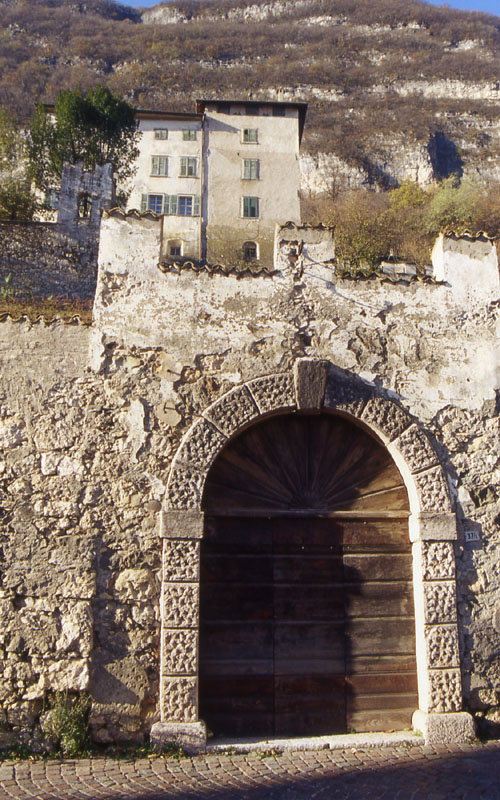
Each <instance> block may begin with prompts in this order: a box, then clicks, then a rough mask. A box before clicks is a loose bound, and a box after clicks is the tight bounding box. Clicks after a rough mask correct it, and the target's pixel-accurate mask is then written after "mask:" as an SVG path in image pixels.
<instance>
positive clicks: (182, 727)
mask: <svg viewBox="0 0 500 800" xmlns="http://www.w3.org/2000/svg"><path fill="white" fill-rule="evenodd" d="M150 739H151V744H152V745H153V746H154V748H155V750H157V751H161V748H162V747H163V746H164V745H166V744H167V743H169V742H173V743H174V744H178V745H180V746H181V747H182V748H183V749H184V750H185V751H186V753H188V755H196V754H197V753H204V752H205V749H206V746H207V729H206V726H205V723H204V722H202V721H201V720H200V721H198V722H155V724H154V725H153V727H152V728H151V734H150Z"/></svg>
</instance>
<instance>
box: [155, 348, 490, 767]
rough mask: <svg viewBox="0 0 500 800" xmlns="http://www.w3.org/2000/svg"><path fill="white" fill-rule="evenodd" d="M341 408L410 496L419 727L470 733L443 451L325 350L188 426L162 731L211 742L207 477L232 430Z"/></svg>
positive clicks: (169, 525) (164, 605) (166, 636)
mask: <svg viewBox="0 0 500 800" xmlns="http://www.w3.org/2000/svg"><path fill="white" fill-rule="evenodd" d="M322 410H325V411H328V410H330V411H333V412H336V413H338V414H340V415H343V416H345V417H347V418H350V419H352V420H353V421H354V422H356V423H357V424H358V425H361V426H363V427H364V428H366V429H367V430H368V431H370V432H371V433H372V434H374V435H375V436H376V437H377V438H378V439H379V440H380V441H382V443H383V444H385V446H386V447H387V449H388V451H389V453H390V454H391V456H392V457H393V459H394V461H395V463H396V465H397V467H398V468H399V470H400V472H401V475H402V478H403V480H404V483H405V485H406V488H407V490H408V494H409V498H410V508H411V516H410V520H409V529H410V539H411V542H412V552H413V587H414V599H415V628H416V631H415V633H416V652H417V673H418V694H419V709H418V710H417V711H416V712H415V714H414V720H413V724H414V728H416V729H419V730H420V731H421V732H422V733H423V734H424V736H425V738H426V741H428V742H430V743H433V742H446V741H465V740H467V739H470V738H472V737H473V736H474V723H473V720H472V717H471V716H470V715H469V714H467V713H464V712H462V711H461V708H462V682H461V673H460V652H459V643H458V626H457V603H456V580H455V555H454V547H453V541H454V540H455V539H456V538H457V530H456V516H455V513H454V510H453V508H452V504H451V500H450V494H449V489H448V484H447V480H446V477H445V474H444V471H443V468H442V466H441V464H440V462H439V459H438V456H437V454H436V452H435V450H434V447H433V446H432V444H431V442H430V440H429V439H428V437H427V436H426V434H425V433H424V432H423V430H422V429H421V426H420V425H419V423H418V421H417V420H416V419H415V418H414V417H413V416H412V415H411V414H409V413H408V412H407V411H406V410H405V409H403V408H402V407H401V406H399V405H398V404H397V403H395V402H394V401H392V400H390V399H388V398H387V397H386V396H384V395H382V394H381V393H377V392H375V391H374V390H372V389H371V388H370V387H368V386H366V385H365V384H364V383H363V382H362V381H360V380H359V379H357V378H355V377H353V376H351V375H348V374H346V373H344V372H342V371H340V370H338V369H336V368H335V367H333V366H332V365H331V364H329V363H328V362H326V361H321V360H317V359H309V358H305V359H299V360H298V361H296V362H295V364H294V368H293V371H292V372H289V373H277V374H274V375H266V376H264V377H261V378H255V379H253V380H250V381H248V382H246V383H244V384H242V385H240V386H237V387H235V388H234V389H232V390H231V391H229V392H227V393H226V394H225V395H223V396H222V397H220V398H219V399H218V400H216V401H215V403H213V404H212V405H211V406H209V407H208V408H207V409H206V410H205V411H204V412H203V414H202V416H201V417H199V418H198V419H197V420H196V421H195V422H194V423H193V425H192V426H191V427H190V429H189V430H188V431H187V433H186V435H185V436H184V438H183V440H182V442H181V444H180V447H179V450H178V451H177V454H176V456H175V458H174V460H173V463H172V467H171V470H170V475H169V480H168V485H167V492H166V498H165V505H164V510H163V511H162V515H161V526H160V536H161V538H162V539H163V575H162V592H161V625H162V630H161V655H160V711H161V722H159V723H156V724H155V725H154V726H153V728H152V731H151V738H152V740H153V741H155V742H157V743H160V742H162V741H172V740H175V741H178V742H180V743H181V744H183V746H184V747H185V748H186V749H187V750H190V751H192V752H196V751H200V750H203V749H204V747H205V743H206V732H205V726H204V723H203V721H201V720H200V719H199V717H198V635H199V569H200V566H199V559H200V539H201V538H202V536H203V524H204V515H203V512H202V510H201V500H202V494H203V487H204V483H205V480H206V477H207V474H208V470H209V469H210V466H211V464H212V463H213V461H214V459H215V457H216V456H217V454H218V453H219V452H220V450H221V449H222V448H223V447H224V445H225V444H226V442H228V441H229V439H231V438H233V437H234V436H235V435H237V434H238V433H239V432H241V431H242V430H244V429H245V428H246V427H248V426H249V425H251V424H253V423H255V422H257V421H258V420H259V419H262V418H264V417H266V416H269V415H271V414H276V413H286V412H289V413H290V412H293V411H309V412H319V411H322Z"/></svg>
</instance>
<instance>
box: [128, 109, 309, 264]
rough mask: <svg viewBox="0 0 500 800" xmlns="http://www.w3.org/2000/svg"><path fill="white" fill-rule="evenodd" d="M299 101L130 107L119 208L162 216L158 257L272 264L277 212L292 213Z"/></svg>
mask: <svg viewBox="0 0 500 800" xmlns="http://www.w3.org/2000/svg"><path fill="white" fill-rule="evenodd" d="M305 114H306V104H304V103H263V102H250V101H247V102H242V101H230V102H227V101H225V102H215V101H214V102H212V101H204V100H199V101H198V102H197V111H196V113H193V114H177V113H171V112H148V111H138V112H137V118H138V120H139V126H140V130H141V132H142V134H143V135H142V139H141V143H140V155H139V158H138V162H137V173H136V176H135V179H134V184H133V188H132V191H131V193H130V197H129V202H128V208H129V209H132V208H136V209H139V208H140V210H141V211H142V212H144V211H152V212H154V213H156V214H158V215H162V216H163V233H162V256H163V257H165V258H167V260H168V259H179V258H181V259H203V260H206V261H208V262H209V263H217V262H221V263H244V262H262V263H271V261H272V258H273V244H274V227H275V224H276V222H277V221H281V222H285V221H288V220H292V221H294V222H300V171H299V160H298V159H299V146H300V140H301V136H302V131H303V127H304V121H305Z"/></svg>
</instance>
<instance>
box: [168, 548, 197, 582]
mask: <svg viewBox="0 0 500 800" xmlns="http://www.w3.org/2000/svg"><path fill="white" fill-rule="evenodd" d="M199 577H200V543H199V541H190V540H187V539H186V540H178V539H166V540H165V542H164V545H163V580H164V581H165V582H166V583H169V582H175V581H179V582H181V581H186V582H191V583H193V582H194V581H197V580H198V579H199Z"/></svg>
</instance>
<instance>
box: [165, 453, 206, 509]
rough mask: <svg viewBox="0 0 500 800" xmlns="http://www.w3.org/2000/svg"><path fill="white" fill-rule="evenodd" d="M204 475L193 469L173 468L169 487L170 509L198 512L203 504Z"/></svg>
mask: <svg viewBox="0 0 500 800" xmlns="http://www.w3.org/2000/svg"><path fill="white" fill-rule="evenodd" d="M202 491H203V475H202V474H201V472H198V471H197V470H195V469H193V468H192V467H185V466H182V465H179V464H177V462H176V463H175V464H174V465H173V466H172V470H171V472H170V477H169V479H168V485H167V507H168V509H177V510H179V511H181V510H183V509H187V510H193V511H197V510H199V508H200V504H201V495H202Z"/></svg>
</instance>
